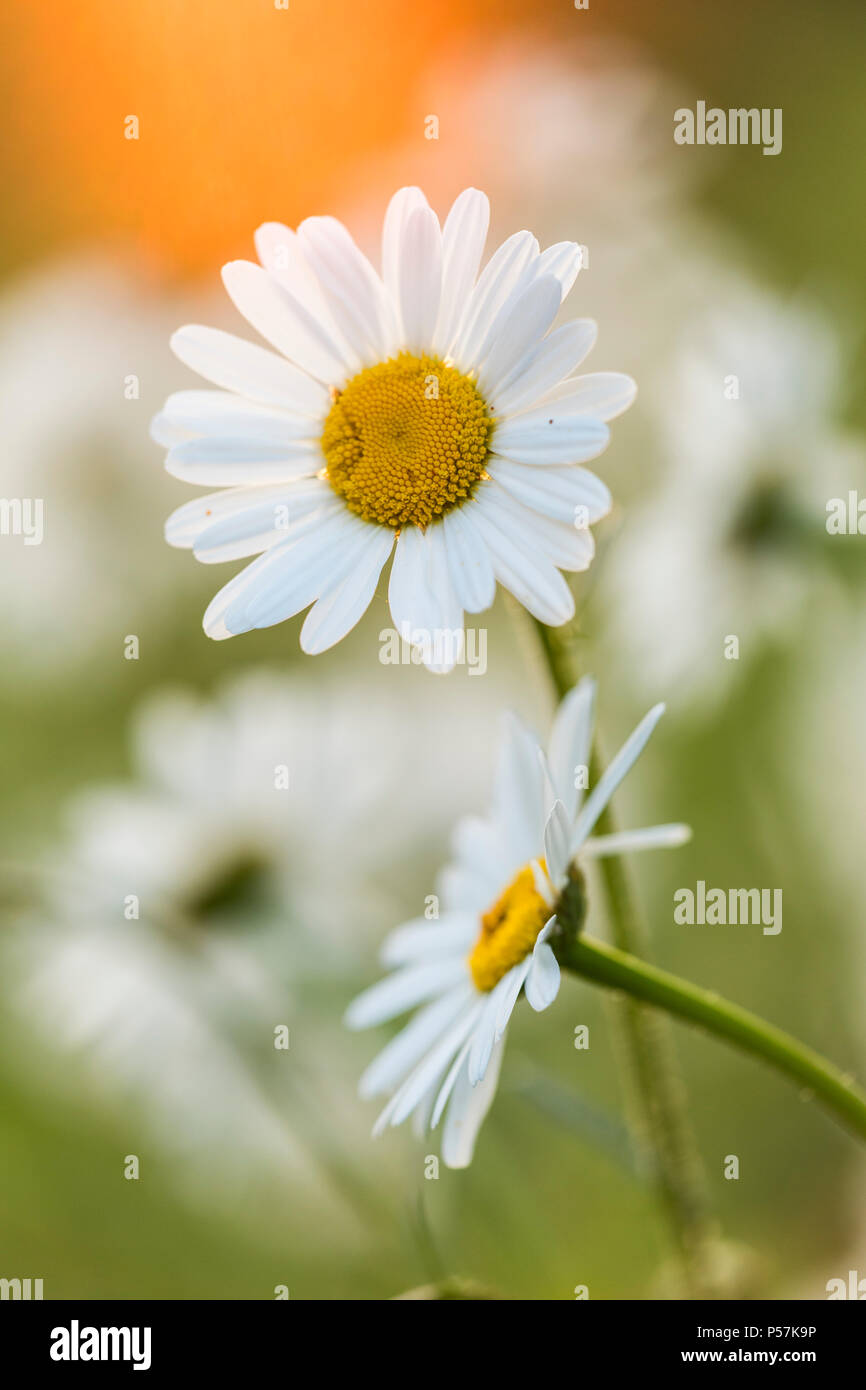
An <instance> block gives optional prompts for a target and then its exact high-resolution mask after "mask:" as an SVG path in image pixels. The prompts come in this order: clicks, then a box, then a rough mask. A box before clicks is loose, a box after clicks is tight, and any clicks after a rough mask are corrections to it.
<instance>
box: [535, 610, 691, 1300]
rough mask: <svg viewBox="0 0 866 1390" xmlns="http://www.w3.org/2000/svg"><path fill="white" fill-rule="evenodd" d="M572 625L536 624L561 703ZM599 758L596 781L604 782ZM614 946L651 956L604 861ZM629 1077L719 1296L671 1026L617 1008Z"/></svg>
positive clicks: (685, 1261) (680, 1239) (567, 685)
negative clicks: (561, 626)
mask: <svg viewBox="0 0 866 1390" xmlns="http://www.w3.org/2000/svg"><path fill="white" fill-rule="evenodd" d="M572 629H573V624H570V625H569V626H567V627H565V628H557V629H556V630H555V631H554V630H552V629H551V628H549V627H546V626H545V625H544V624H543V623H538V622H537V623H536V631H537V633H538V637H539V640H540V643H541V648H542V651H543V653H544V657H545V662H546V665H547V668H548V670H549V672H550V676H551V679H552V681H553V685H554V688H555V690H556V693H557V696H558V698H559V699H562V698H563V696H565V695H566V694H567V693H568V691H569V690H571V688H572V687H573V686H574V685H575V684H576V683H577V680H578V676H579V671H578V669H577V663H576V661H575V658H574V654H573V653H574V646H575V642H576V640H577V632H576V630H572ZM596 764H597V755H596V754H595V753H594V754H593V757H592V767H591V771H590V778H591V781H593V782H595V781H596V780H597V777H598V772H597V768H596ZM616 828H617V827H616V821H615V817H614V814H613V811H612V809H611V807H610V806H608V807H607V808H606V810H605V811H604V813H603V814H602V816H601V817H600V818H599V821H598V825H597V833H598V834H599V835H603V834H612V833H614V832H615V831H616ZM599 870H600V873H601V876H602V880H603V884H604V890H605V895H606V898H607V903H608V909H609V920H610V924H611V933H612V935H613V939H614V943H615V945H616V946H617V947H618V948H619V949H620V950H622V951H628V952H630V953H631V954H632V955H633V956H642V955H644V954H646V951H647V945H646V935H647V933H646V930H645V927H644V925H643V921H642V918H641V914H640V910H639V907H638V902H637V898H636V895H635V894H634V892H633V889H632V885H631V880H630V877H629V874H628V872H627V868H626V864H625V861H624V860H623V859H622V858H621V857H620V856H618V855H611V856H609V857H605V858H603V859H600V860H599ZM617 1013H618V1020H619V1022H620V1025H621V1026H620V1032H621V1034H622V1046H623V1051H624V1054H625V1061H626V1066H627V1072H628V1074H629V1075H630V1077H631V1081H632V1087H631V1090H632V1093H633V1094H632V1096H631V1105H630V1108H631V1111H632V1118H633V1128H634V1129H635V1131H636V1133H637V1136H638V1139H639V1140H640V1141H641V1147H642V1148H643V1149H644V1151H645V1152H647V1153H648V1154H649V1155H650V1157H651V1160H652V1166H653V1172H654V1178H655V1181H656V1184H657V1187H658V1191H659V1195H660V1198H661V1201H662V1203H663V1205H664V1208H665V1210H666V1212H667V1214H668V1219H669V1222H670V1226H671V1230H672V1232H673V1235H674V1239H675V1242H676V1246H677V1249H678V1252H679V1256H680V1260H681V1263H682V1267H683V1271H684V1274H685V1277H686V1280H687V1283H688V1285H689V1287H690V1289H691V1292H692V1294H693V1296H694V1297H707V1296H709V1295H712V1294H713V1293H714V1292H715V1291H716V1289H715V1282H716V1281H715V1277H714V1273H713V1267H714V1263H715V1261H714V1259H713V1246H714V1243H715V1237H716V1229H715V1225H714V1223H713V1222H712V1221H711V1220H710V1217H709V1214H708V1209H707V1202H706V1197H705V1191H704V1181H703V1172H702V1168H701V1162H700V1157H699V1154H698V1150H697V1145H696V1143H695V1139H694V1135H693V1133H692V1128H691V1125H690V1123H689V1118H688V1112H687V1104H686V1095H685V1090H684V1086H683V1083H682V1079H681V1076H680V1072H679V1067H678V1064H677V1058H676V1054H675V1051H674V1045H673V1037H672V1033H671V1030H670V1027H669V1024H668V1021H667V1019H665V1018H664V1016H663V1015H660V1014H657V1013H654V1012H653V1011H651V1010H648V1009H646V1008H644V1007H643V1006H642V1005H641V1004H639V1003H637V1002H635V1000H634V999H633V998H629V999H627V1000H625V1001H623V1005H622V1007H621V1008H619V1009H618V1011H617Z"/></svg>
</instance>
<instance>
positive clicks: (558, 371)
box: [491, 319, 598, 419]
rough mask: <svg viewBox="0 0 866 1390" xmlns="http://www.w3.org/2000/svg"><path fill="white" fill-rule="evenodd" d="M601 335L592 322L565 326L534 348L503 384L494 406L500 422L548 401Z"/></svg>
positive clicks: (579, 320)
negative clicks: (552, 392) (550, 392)
mask: <svg viewBox="0 0 866 1390" xmlns="http://www.w3.org/2000/svg"><path fill="white" fill-rule="evenodd" d="M597 335H598V325H597V324H596V323H595V322H594V321H593V320H592V319H575V320H574V321H573V322H572V323H564V324H563V325H562V327H561V328H555V329H554V330H553V332H552V333H549V334H548V336H547V337H546V338H545V339H543V341H542V342H540V343H537V344H536V345H535V346H534V347H531V348H530V349H529V350H528V351H527V352H526V353H524V355H523V357H522V358H521V359H520V361H519V362H518V363H517V364H516V366H515V367H513V368H512V370H511V371H510V372H509V374H508V376H507V377H506V378H505V379H504V380H503V381H501V382H500V383H499V386H498V388H497V390H496V391H495V393H494V395H493V397H492V400H491V406H492V409H493V413H494V414H495V415H496V416H497V417H498V418H499V419H508V417H509V416H511V415H514V414H516V413H517V412H518V411H520V410H526V409H527V407H530V406H533V405H535V404H536V402H537V401H540V400H542V399H544V397H545V396H546V395H547V393H548V392H549V391H551V390H553V389H554V388H555V387H556V386H557V385H558V384H559V383H560V382H561V381H562V380H563V379H564V378H566V377H568V376H569V375H570V373H571V372H573V371H574V370H575V368H577V367H579V366H580V364H581V362H582V361H583V359H584V358H585V357H586V355H587V353H588V352H589V351H590V350H591V348H592V346H593V344H594V342H595V340H596V337H597Z"/></svg>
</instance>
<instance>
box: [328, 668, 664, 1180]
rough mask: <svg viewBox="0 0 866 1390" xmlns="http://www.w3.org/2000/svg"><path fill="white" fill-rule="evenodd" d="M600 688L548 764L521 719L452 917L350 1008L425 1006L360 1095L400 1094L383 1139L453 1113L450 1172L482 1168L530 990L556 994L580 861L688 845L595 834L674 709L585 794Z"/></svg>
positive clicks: (459, 870)
mask: <svg viewBox="0 0 866 1390" xmlns="http://www.w3.org/2000/svg"><path fill="white" fill-rule="evenodd" d="M594 694H595V687H594V682H593V681H591V680H589V679H585V680H583V681H581V683H580V684H579V685H578V686H576V687H575V689H574V690H573V691H571V693H570V694H569V695H568V696H566V698H565V700H564V701H563V702H562V704H561V706H560V708H559V711H558V713H557V715H556V719H555V722H554V726H553V732H552V735H551V739H550V745H549V748H548V752H547V756H545V754H544V753H543V752H542V750H541V749H540V748H539V746H538V744H537V741H536V739H535V738H534V736H533V735H532V734H531V733H530V732H529V731H528V730H527V729H526V728H525V727H524V726H523V725H522V724H520V723H519V721H517V720H512V721H510V723H509V726H508V729H507V733H506V737H505V739H504V742H503V746H502V751H501V756H500V763H499V770H498V775H497V781H496V790H495V795H494V801H493V807H492V810H491V812H490V814H489V815H488V816H487V817H486V818H478V817H470V818H467V819H465V820H463V821H461V822H460V823H459V824H458V827H457V831H456V835H455V840H454V851H455V860H454V862H453V863H452V864H451V865H450V867H449V868H448V869H446V871H445V873H444V875H443V878H442V885H441V887H442V899H443V903H444V906H445V911H444V912H443V915H442V917H441V918H440V919H439V920H437V921H432V922H431V921H427V920H425V919H420V920H417V921H412V922H407V923H406V924H405V925H403V926H401V927H398V928H397V930H396V931H394V932H392V934H391V935H390V936H389V937H388V938H387V940H386V942H385V945H384V948H383V952H382V959H383V962H384V963H385V964H386V965H388V966H393V967H395V970H394V973H393V974H391V975H389V976H387V977H386V978H385V979H384V980H382V981H380V982H379V983H378V984H376V985H373V987H372V988H371V989H368V990H367V991H365V993H363V994H361V995H360V996H359V997H358V998H357V999H355V1000H354V1002H353V1003H352V1004H351V1005H350V1007H349V1009H348V1011H347V1014H346V1023H347V1024H348V1026H349V1027H350V1028H367V1027H370V1026H372V1025H374V1024H379V1023H382V1022H384V1021H385V1020H387V1019H391V1018H395V1017H397V1016H398V1015H399V1014H402V1013H405V1012H406V1011H407V1010H409V1009H413V1008H415V1006H416V1005H419V1004H421V1005H423V1008H422V1009H421V1011H420V1012H419V1013H418V1014H417V1015H416V1016H415V1017H414V1018H413V1019H412V1021H411V1022H410V1023H409V1024H408V1026H407V1027H406V1028H404V1030H403V1031H402V1032H401V1033H398V1034H397V1036H396V1037H394V1038H393V1039H392V1040H391V1042H389V1043H388V1045H387V1046H386V1047H385V1048H384V1050H383V1051H382V1052H381V1053H380V1054H379V1056H378V1057H377V1058H376V1059H375V1060H374V1061H373V1063H372V1064H371V1065H370V1066H369V1067H368V1069H367V1071H366V1072H365V1073H364V1075H363V1077H362V1079H361V1094H362V1095H363V1096H373V1095H378V1094H380V1093H382V1092H393V1094H392V1095H391V1099H390V1100H389V1102H388V1104H387V1105H386V1107H385V1109H384V1110H383V1111H382V1114H381V1115H380V1117H379V1119H378V1121H377V1123H376V1126H375V1129H374V1131H373V1132H374V1134H377V1133H381V1132H382V1131H383V1130H384V1129H385V1128H386V1127H387V1126H388V1125H397V1124H400V1123H402V1121H403V1120H405V1119H408V1117H409V1116H410V1115H413V1114H414V1115H415V1117H416V1123H417V1124H418V1126H419V1128H420V1129H422V1130H423V1129H424V1128H426V1127H429V1128H431V1129H432V1128H435V1126H436V1125H437V1124H438V1123H439V1120H440V1119H441V1118H442V1116H443V1114H444V1113H445V1111H446V1109H447V1117H446V1121H445V1127H444V1133H443V1138H442V1157H443V1160H444V1161H445V1163H446V1164H447V1165H448V1166H449V1167H451V1168H465V1167H466V1166H467V1165H468V1164H469V1163H470V1162H471V1159H472V1153H473V1150H474V1146H475V1140H476V1137H477V1134H478V1131H479V1128H480V1126H481V1123H482V1121H483V1119H484V1117H485V1115H486V1114H487V1111H488V1110H489V1108H490V1105H491V1102H492V1100H493V1096H494V1093H495V1091H496V1084H497V1080H498V1077H499V1070H500V1067H501V1064H502V1053H503V1048H504V1045H505V1034H506V1029H507V1027H508V1022H509V1019H510V1018H511V1014H512V1012H513V1010H514V1007H515V1005H516V1003H517V1000H518V998H519V996H520V994H521V991H522V992H523V994H524V995H525V996H526V999H527V1001H528V1003H529V1005H530V1007H531V1008H533V1009H535V1010H536V1011H539V1012H540V1011H541V1010H543V1009H546V1008H547V1007H548V1006H549V1005H550V1004H552V1003H553V1000H554V999H555V998H556V996H557V993H558V992H559V983H560V972H559V965H558V963H557V959H556V956H555V955H554V951H553V948H552V946H551V939H552V938H553V939H554V940H555V937H554V933H556V932H557V931H558V930H559V927H558V922H561V921H563V920H565V919H566V917H571V918H573V916H574V913H575V911H576V912H577V913H578V914H579V915H581V914H582V905H583V903H584V901H585V900H584V897H583V889H582V884H583V878H582V874H581V868H580V866H581V864H582V862H584V861H585V860H588V859H592V858H596V857H600V856H603V855H606V854H620V853H623V852H626V851H630V850H639V849H656V848H660V847H662V846H674V845H680V844H683V843H684V842H685V841H686V840H687V839H688V838H689V835H690V831H689V829H688V827H687V826H684V825H656V826H652V827H650V828H648V829H644V830H630V831H625V832H622V833H619V834H615V835H601V836H597V837H593V835H592V831H593V828H594V827H595V824H596V822H597V821H598V818H599V816H600V815H601V814H602V812H603V811H604V808H605V807H606V806H607V803H608V801H609V800H610V798H611V796H612V795H613V793H614V791H615V790H616V788H617V787H618V786H619V784H620V782H621V781H622V780H623V778H624V777H625V775H626V773H627V772H628V771H629V769H630V768H631V766H632V765H633V763H634V762H635V761H636V759H637V758H638V757H639V756H640V753H641V752H642V750H643V748H644V747H645V745H646V743H647V740H648V739H649V737H650V734H651V733H652V731H653V729H654V728H655V725H656V724H657V723H658V720H659V718H660V717H661V715H662V713H663V712H664V706H663V705H656V706H655V708H654V709H652V710H650V712H649V714H647V715H646V717H645V718H644V719H643V720H642V721H641V723H640V724H639V725H638V726H637V728H636V729H635V730H634V732H633V733H632V735H631V736H630V738H628V739H627V741H626V742H625V743H624V744H623V746H622V748H621V749H620V751H619V753H617V755H616V757H615V758H614V759H613V761H612V762H611V764H610V766H609V767H608V769H607V771H606V772H605V773H604V775H603V776H602V777H601V778H600V779H599V781H598V782H597V783H596V785H595V786H594V787H593V788H592V790H591V791H589V793H588V795H586V797H584V795H583V792H582V789H581V788H582V786H583V784H584V783H585V780H586V778H585V776H584V775H583V773H584V772H585V769H586V767H587V765H588V762H589V754H590V743H591V737H592V711H593V702H594Z"/></svg>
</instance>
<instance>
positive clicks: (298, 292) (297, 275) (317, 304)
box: [255, 222, 332, 327]
mask: <svg viewBox="0 0 866 1390" xmlns="http://www.w3.org/2000/svg"><path fill="white" fill-rule="evenodd" d="M255 242H256V252H257V254H258V258H259V260H260V261H261V263H262V265H263V266H264V267H265V269H266V270H268V271H270V273H271V275H273V276H274V278H275V279H276V280H279V282H280V284H281V285H282V286H283V287H284V288H285V289H287V290H289V292H290V293H291V294H293V295H294V296H295V298H296V299H297V300H298V301H299V302H300V303H301V304H303V305H304V308H305V309H308V310H309V312H310V313H311V314H312V315H313V317H314V318H319V319H322V320H324V321H325V322H326V323H327V324H328V325H329V327H330V326H332V324H331V316H330V313H329V312H328V306H327V304H326V303H325V296H324V295H323V294H322V290H321V287H320V285H319V282H318V280H317V279H316V276H315V275H314V274H313V271H312V269H311V268H310V265H309V262H308V260H307V258H306V256H305V255H304V251H303V248H302V246H301V244H300V242H299V240H298V234H297V232H293V231H292V230H291V228H289V227H284V226H283V224H282V223H281V222H265V223H263V224H262V226H261V227H259V228H258V230H257V232H256V234H255Z"/></svg>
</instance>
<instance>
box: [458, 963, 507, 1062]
mask: <svg viewBox="0 0 866 1390" xmlns="http://www.w3.org/2000/svg"><path fill="white" fill-rule="evenodd" d="M509 973H510V972H509ZM509 983H510V982H509V979H508V975H503V977H502V979H501V980H499V981H498V982H497V984H496V985H495V987H494V988H493V989H492V990H491V991H490V993H489V994H488V995H487V998H486V1000H485V1003H484V1011H483V1013H482V1014H481V1017H480V1018H479V1020H478V1023H477V1024H476V1026H475V1031H474V1033H473V1037H472V1046H471V1047H470V1049H469V1058H468V1076H469V1084H470V1086H477V1085H478V1083H479V1081H483V1080H484V1075H485V1073H486V1071H487V1067H488V1065H489V1063H490V1058H491V1056H492V1054H493V1048H494V1045H495V1043H496V1020H497V1018H498V1016H499V1010H500V1008H501V1006H502V1001H503V999H504V997H505V995H506V994H507V993H508V988H509Z"/></svg>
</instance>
